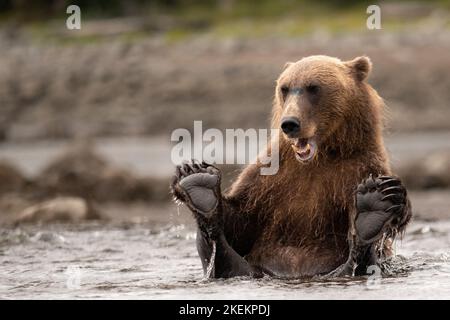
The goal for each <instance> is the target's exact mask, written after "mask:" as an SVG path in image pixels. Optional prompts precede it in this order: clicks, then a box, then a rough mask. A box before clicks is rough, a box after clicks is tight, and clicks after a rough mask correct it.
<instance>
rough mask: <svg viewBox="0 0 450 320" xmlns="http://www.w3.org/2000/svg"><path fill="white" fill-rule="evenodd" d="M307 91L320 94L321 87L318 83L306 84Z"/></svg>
mask: <svg viewBox="0 0 450 320" xmlns="http://www.w3.org/2000/svg"><path fill="white" fill-rule="evenodd" d="M306 91H307V92H308V93H310V94H318V93H319V91H320V87H319V86H318V85H316V84H310V85H307V86H306Z"/></svg>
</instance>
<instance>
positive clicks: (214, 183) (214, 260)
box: [171, 160, 254, 278]
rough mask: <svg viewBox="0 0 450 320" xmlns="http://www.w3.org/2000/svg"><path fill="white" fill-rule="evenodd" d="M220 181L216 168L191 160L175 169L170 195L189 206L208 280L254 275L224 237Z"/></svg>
mask: <svg viewBox="0 0 450 320" xmlns="http://www.w3.org/2000/svg"><path fill="white" fill-rule="evenodd" d="M220 181H221V174H220V171H219V170H218V169H217V168H216V167H214V166H212V165H209V164H207V163H205V162H202V163H200V162H198V161H195V160H193V161H192V162H191V163H184V164H183V165H181V166H177V168H176V173H175V176H174V178H173V181H172V184H171V189H172V194H173V195H174V198H175V200H177V201H181V202H183V203H184V204H186V205H187V206H188V208H189V209H190V210H191V211H192V213H193V215H194V218H195V220H196V222H197V225H198V232H197V249H198V253H199V255H200V258H201V261H202V265H203V270H204V272H205V274H206V275H207V276H209V277H212V278H228V277H233V276H245V275H254V272H253V271H252V268H251V267H250V265H249V264H248V263H247V261H245V260H244V258H242V257H241V256H240V255H239V254H238V253H236V252H235V251H234V250H233V248H231V246H230V245H229V244H228V242H227V240H226V238H225V236H224V231H223V213H222V210H223V206H222V194H221V190H220Z"/></svg>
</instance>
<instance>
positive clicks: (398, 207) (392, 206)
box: [355, 176, 407, 244]
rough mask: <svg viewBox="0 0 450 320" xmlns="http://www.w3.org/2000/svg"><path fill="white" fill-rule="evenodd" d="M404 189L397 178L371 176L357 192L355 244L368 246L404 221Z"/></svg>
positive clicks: (360, 185)
mask: <svg viewBox="0 0 450 320" xmlns="http://www.w3.org/2000/svg"><path fill="white" fill-rule="evenodd" d="M406 199H407V198H406V189H405V187H404V186H403V185H402V183H401V181H400V180H399V179H398V178H396V177H391V176H379V177H377V178H373V177H372V176H371V177H369V178H367V179H366V180H364V181H363V182H362V183H361V184H359V185H358V188H357V190H356V210H357V215H356V220H355V228H356V235H357V238H358V242H359V243H360V244H369V243H373V242H375V241H377V240H379V239H380V238H381V237H382V235H383V234H384V233H385V232H388V231H392V230H394V229H395V228H396V227H397V226H398V225H399V223H400V220H401V219H402V218H403V217H402V216H403V213H404V211H405V207H406V201H407V200H406Z"/></svg>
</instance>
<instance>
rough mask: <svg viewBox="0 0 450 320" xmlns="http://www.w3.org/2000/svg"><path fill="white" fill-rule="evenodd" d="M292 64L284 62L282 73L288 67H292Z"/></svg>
mask: <svg viewBox="0 0 450 320" xmlns="http://www.w3.org/2000/svg"><path fill="white" fill-rule="evenodd" d="M293 64H294V62H286V63H285V64H284V67H283V71H284V70H286V69H287V68H289V67H290V66H292V65H293Z"/></svg>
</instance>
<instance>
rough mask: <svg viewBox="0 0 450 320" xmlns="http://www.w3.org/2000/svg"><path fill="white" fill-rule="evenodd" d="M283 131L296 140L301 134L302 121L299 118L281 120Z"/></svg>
mask: <svg viewBox="0 0 450 320" xmlns="http://www.w3.org/2000/svg"><path fill="white" fill-rule="evenodd" d="M281 130H283V132H284V133H285V134H286V135H287V136H288V137H289V138H295V137H296V136H297V135H298V133H299V132H300V120H299V119H298V118H297V117H285V118H283V119H282V120H281Z"/></svg>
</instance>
